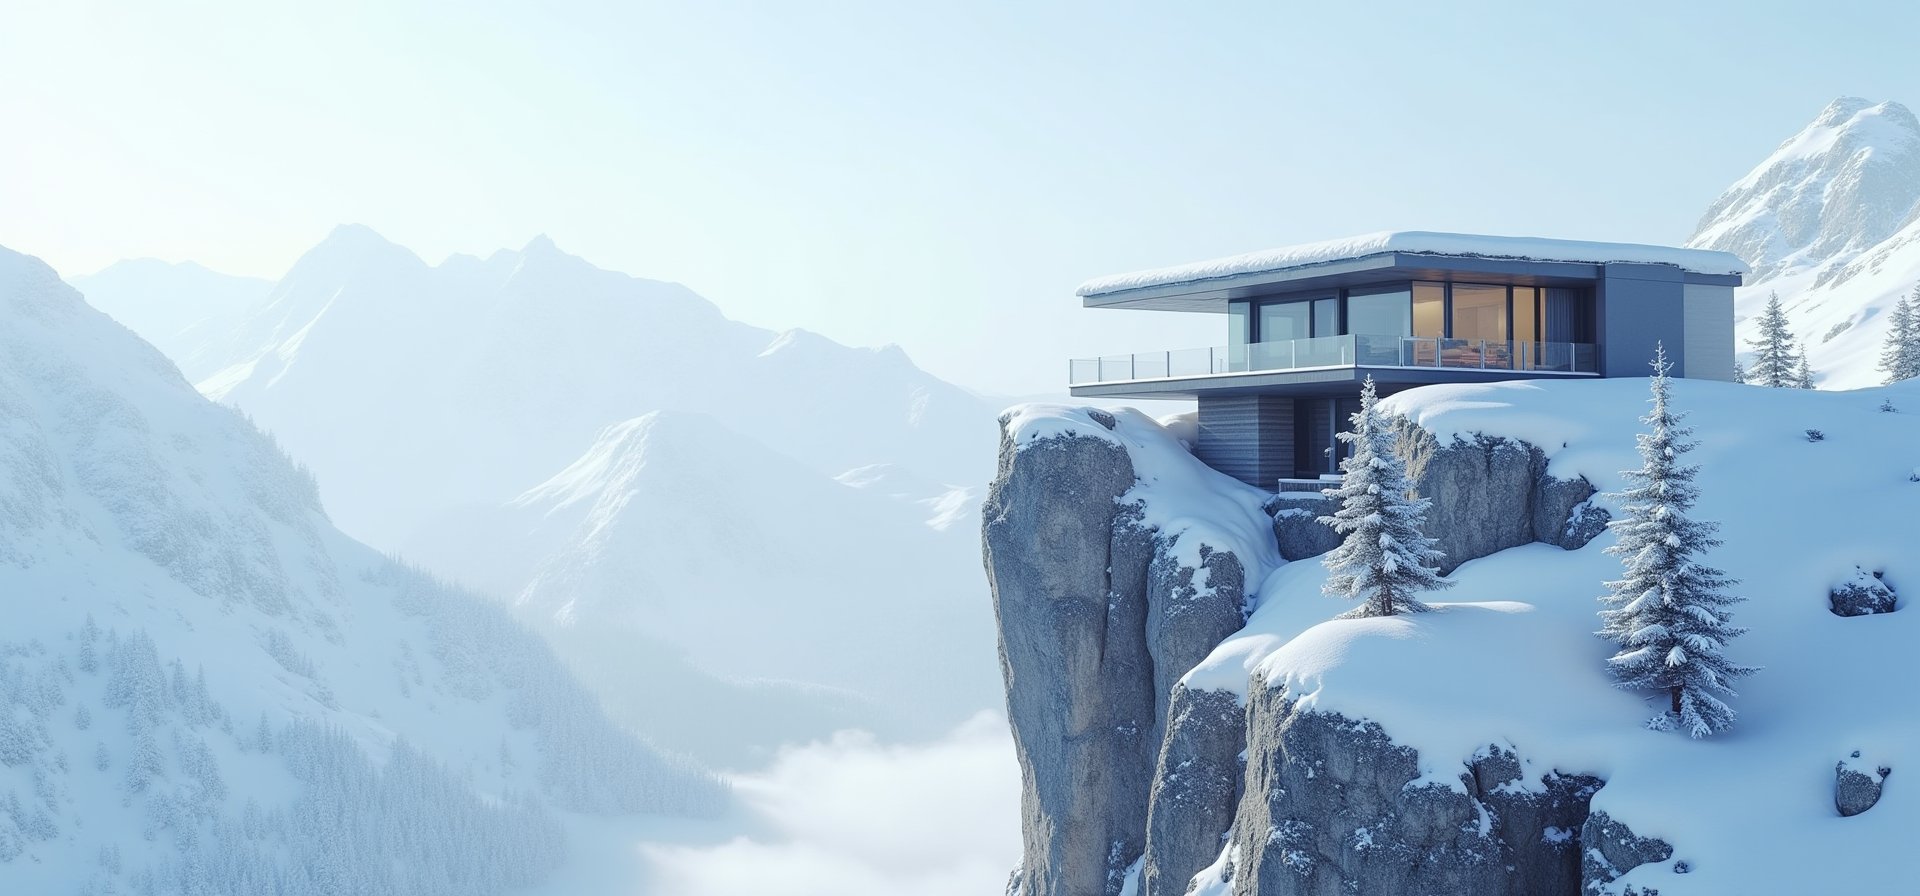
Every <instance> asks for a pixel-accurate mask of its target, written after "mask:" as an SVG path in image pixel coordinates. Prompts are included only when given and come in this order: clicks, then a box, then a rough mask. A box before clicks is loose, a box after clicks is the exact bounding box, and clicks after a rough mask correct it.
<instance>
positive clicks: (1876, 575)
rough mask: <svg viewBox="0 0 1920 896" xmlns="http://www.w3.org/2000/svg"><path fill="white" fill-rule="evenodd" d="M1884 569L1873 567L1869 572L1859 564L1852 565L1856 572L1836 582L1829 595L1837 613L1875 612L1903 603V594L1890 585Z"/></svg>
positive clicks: (1859, 613)
mask: <svg viewBox="0 0 1920 896" xmlns="http://www.w3.org/2000/svg"><path fill="white" fill-rule="evenodd" d="M1884 576H1885V573H1883V572H1881V571H1879V570H1874V571H1873V572H1868V571H1866V570H1864V569H1861V568H1860V567H1858V566H1856V567H1854V568H1853V575H1852V576H1850V577H1849V578H1848V579H1847V580H1846V581H1844V582H1841V583H1840V584H1839V585H1837V586H1835V587H1834V589H1833V591H1832V592H1831V593H1829V594H1828V595H1827V600H1828V601H1829V603H1830V605H1831V606H1832V608H1833V615H1835V616H1872V615H1874V614H1876V613H1891V612H1893V611H1894V610H1895V609H1897V608H1898V607H1899V605H1900V598H1899V596H1898V595H1896V594H1894V593H1893V588H1892V587H1890V586H1888V585H1887V582H1886V579H1885V578H1884Z"/></svg>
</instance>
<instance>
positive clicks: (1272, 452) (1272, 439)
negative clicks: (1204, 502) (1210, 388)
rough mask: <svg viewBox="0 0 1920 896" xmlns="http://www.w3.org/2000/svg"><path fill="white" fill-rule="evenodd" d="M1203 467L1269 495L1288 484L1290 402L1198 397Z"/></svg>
mask: <svg viewBox="0 0 1920 896" xmlns="http://www.w3.org/2000/svg"><path fill="white" fill-rule="evenodd" d="M1199 405H1200V443H1199V444H1198V445H1195V446H1194V449H1193V453H1194V456H1195V457H1198V458H1199V459H1200V460H1201V462H1202V463H1205V464H1206V465H1207V466H1209V467H1212V468H1214V469H1216V470H1219V471H1220V472H1222V473H1225V474H1227V475H1228V476H1232V477H1233V478H1235V479H1238V480H1240V481H1241V482H1244V483H1246V484H1248V485H1252V486H1257V487H1259V488H1264V489H1268V490H1272V489H1273V488H1274V487H1275V484H1274V482H1275V480H1278V479H1286V478H1292V476H1293V475H1294V468H1293V447H1294V440H1293V439H1294V433H1293V399H1291V398H1282V397H1280V396H1278V395H1217V396H1216V395H1201V396H1200V398H1199Z"/></svg>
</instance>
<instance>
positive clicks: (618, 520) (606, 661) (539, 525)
mask: <svg viewBox="0 0 1920 896" xmlns="http://www.w3.org/2000/svg"><path fill="white" fill-rule="evenodd" d="M863 470H864V471H865V472H866V473H868V474H872V473H874V472H875V471H873V469H872V468H863ZM896 472H897V471H896ZM854 478H855V479H856V481H859V482H864V483H865V484H867V485H869V486H875V487H878V483H876V482H873V481H869V480H865V479H861V478H860V477H858V476H856V477H854ZM888 481H891V482H893V483H894V484H895V485H896V486H898V487H899V488H900V489H902V491H900V492H899V493H897V494H896V493H889V492H886V491H876V490H874V489H872V488H868V489H863V488H859V487H856V486H855V485H850V484H847V483H845V482H841V481H837V480H836V479H833V478H830V477H827V476H823V475H821V474H819V473H816V472H814V471H812V470H810V469H808V468H806V467H805V466H803V465H801V464H800V463H798V462H797V461H794V460H792V459H790V458H788V457H786V456H785V455H782V454H781V453H779V452H777V451H774V450H772V449H771V448H769V447H767V446H766V445H764V444H761V443H760V442H758V441H757V440H755V439H753V438H751V437H749V436H747V435H745V434H742V433H740V432H737V431H734V430H730V429H728V428H727V427H725V426H723V425H722V424H720V423H719V422H718V421H716V420H714V419H713V418H711V417H708V416H706V415H703V414H693V413H681V412H664V411H661V412H654V413H651V414H647V415H645V416H642V417H638V418H635V419H633V420H629V421H625V422H622V423H618V424H615V425H613V426H609V427H607V428H606V429H605V430H604V431H603V432H602V433H601V434H600V436H599V437H598V438H597V439H596V440H595V441H594V443H593V444H592V445H591V446H590V447H589V448H588V450H587V451H586V452H585V453H584V454H582V455H581V456H580V457H579V458H577V459H576V460H574V462H573V463H571V464H569V465H568V466H567V467H565V468H564V469H562V470H560V471H558V472H557V473H555V474H554V475H553V476H552V477H551V478H548V479H546V480H545V481H543V482H541V483H539V484H537V485H535V486H534V487H533V488H530V489H528V490H527V491H526V492H524V493H523V494H521V495H519V496H518V497H516V498H515V499H514V500H512V501H511V502H509V503H508V504H507V505H505V506H503V507H500V508H496V509H494V510H491V511H482V510H475V511H471V512H467V513H462V514H460V515H459V518H457V519H455V518H449V519H447V520H444V521H442V522H441V523H440V524H439V525H436V526H433V527H431V532H432V534H431V536H430V537H426V538H423V539H421V540H418V541H416V542H415V543H413V544H412V545H410V546H409V547H408V548H407V555H408V556H410V557H414V558H417V559H418V560H419V561H420V562H422V563H426V564H428V565H430V566H436V567H444V568H461V569H467V570H471V571H472V574H473V575H474V577H475V578H474V579H473V580H472V583H473V584H474V585H475V586H477V587H480V588H484V589H486V590H489V591H491V592H494V593H498V594H502V595H510V596H512V597H513V600H514V602H515V604H516V605H517V608H518V609H520V610H521V611H522V612H523V613H524V614H525V616H524V618H527V619H529V620H531V621H534V622H535V624H537V625H539V626H541V627H542V628H544V629H545V630H547V631H548V632H549V633H550V634H551V635H552V636H553V637H554V638H555V640H556V643H557V644H558V645H560V646H561V650H562V653H564V654H566V655H567V656H569V657H571V658H572V659H573V660H574V662H575V663H576V665H577V666H579V667H580V668H582V670H583V672H584V674H586V675H587V677H588V678H589V679H590V680H593V681H597V682H600V683H601V684H602V685H603V688H602V693H603V694H605V695H606V699H607V700H608V702H609V703H610V704H612V705H614V706H616V707H619V706H622V705H625V701H627V700H629V699H640V700H645V699H648V698H649V696H650V695H649V694H647V693H646V691H647V690H648V689H647V688H645V687H636V686H633V685H632V684H631V682H633V681H635V676H634V669H633V661H632V658H631V654H632V650H631V644H632V642H633V641H634V639H637V638H655V639H659V640H663V641H666V642H668V643H672V644H676V645H682V649H683V650H684V651H685V653H686V655H687V657H688V658H689V660H690V661H691V662H693V663H694V664H695V665H697V666H699V667H700V668H704V669H708V670H711V671H713V672H715V673H717V674H721V675H724V676H727V677H730V678H736V679H745V680H749V681H761V682H779V681H782V680H789V681H804V682H809V683H812V684H815V685H825V686H828V687H829V688H832V689H833V691H832V692H833V693H843V694H857V695H860V696H862V697H864V698H866V699H869V700H872V701H877V705H876V706H874V707H873V709H876V710H877V709H879V708H880V707H890V708H891V713H892V714H893V715H897V716H903V717H904V718H898V719H887V718H884V717H875V718H868V719H866V720H865V721H866V723H867V724H869V725H874V726H879V727H880V728H882V729H883V730H886V729H892V730H896V731H897V730H900V729H899V728H898V727H897V726H898V725H899V724H902V723H904V724H908V725H911V726H913V727H912V730H914V731H915V732H917V733H929V732H933V731H938V730H941V729H942V728H943V726H945V725H946V724H948V723H950V721H951V720H952V719H954V718H964V717H965V716H966V714H967V713H969V712H970V711H972V710H974V709H977V708H978V707H981V706H987V705H992V703H993V702H994V701H995V699H996V695H997V692H998V687H999V677H998V670H997V668H996V667H995V666H994V664H993V662H992V659H993V658H992V654H991V652H990V651H987V650H983V649H967V648H968V647H974V648H978V647H980V646H981V645H986V644H990V643H991V642H992V628H991V625H992V620H991V616H990V613H989V608H988V607H987V605H986V603H985V602H984V601H982V600H980V598H979V592H980V590H981V586H982V582H981V581H980V572H979V567H978V557H977V550H978V548H977V546H976V544H975V542H974V540H973V539H971V538H968V537H966V536H967V535H968V534H970V533H968V532H964V531H942V530H940V529H938V528H936V527H935V526H934V525H931V524H930V523H929V521H928V520H927V518H926V517H927V507H926V506H925V505H922V504H919V503H918V502H916V501H913V500H903V498H906V499H911V498H915V497H918V494H919V491H918V490H917V489H916V487H915V486H916V484H917V480H915V479H913V478H912V477H910V476H905V475H895V476H893V477H890V478H889V480H888ZM476 544H483V545H486V546H488V548H489V549H488V550H486V551H484V552H480V553H481V554H482V555H484V556H486V557H487V558H488V562H487V563H486V564H484V565H480V564H476V563H474V562H472V561H471V560H468V559H465V558H468V557H471V556H474V555H475V552H474V550H473V547H474V545H476ZM935 632H937V633H939V634H938V640H939V642H941V645H950V646H939V645H936V644H933V643H929V641H927V640H924V639H923V638H922V637H918V636H917V635H920V634H922V633H935ZM901 669H913V670H914V674H913V675H910V676H901V675H899V674H898V670H901ZM889 670H892V672H891V673H889ZM798 696H800V695H796V697H798ZM637 709H638V707H636V710H637ZM869 715H870V716H873V715H877V713H873V712H870V713H869ZM742 718H743V716H738V715H735V714H732V713H722V714H720V715H718V716H709V717H708V718H706V719H687V720H686V724H688V725H702V724H704V725H705V726H706V727H713V726H715V725H718V726H720V727H721V728H729V729H733V730H735V731H736V732H739V733H740V734H741V735H743V736H751V734H752V732H750V731H748V730H746V729H744V728H743V727H742V725H741V719H742ZM890 723H891V724H890ZM804 733H806V734H811V735H824V734H826V733H828V731H826V730H811V731H806V732H804ZM774 743H777V741H775V742H772V743H767V744H765V745H766V746H772V745H774Z"/></svg>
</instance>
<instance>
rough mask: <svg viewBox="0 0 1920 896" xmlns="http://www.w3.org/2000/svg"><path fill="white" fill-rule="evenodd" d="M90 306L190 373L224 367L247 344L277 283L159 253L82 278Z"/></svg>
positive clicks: (78, 284) (79, 285)
mask: <svg viewBox="0 0 1920 896" xmlns="http://www.w3.org/2000/svg"><path fill="white" fill-rule="evenodd" d="M71 282H72V283H73V286H74V288H75V289H78V290H80V292H81V293H82V294H84V295H85V296H86V297H87V304H89V305H92V306H93V307H95V308H98V309H100V310H101V311H105V312H106V313H107V315H108V316H110V317H112V318H113V319H114V320H117V321H119V322H120V323H122V324H124V325H125V326H126V327H127V329H129V330H132V331H133V332H135V333H137V334H139V335H140V338H142V339H145V340H147V341H148V342H150V343H153V345H154V346H155V347H156V348H158V349H160V351H162V352H164V353H165V354H166V356H167V357H169V358H172V359H173V361H174V363H175V364H178V365H179V366H180V371H181V372H182V373H184V374H186V376H187V379H189V380H196V379H199V378H201V377H204V376H207V375H208V374H211V373H213V372H215V371H217V370H219V369H220V368H222V367H225V366H226V365H227V364H228V363H229V362H230V361H231V360H232V357H233V355H234V354H235V353H237V352H239V351H240V350H241V348H240V346H239V345H238V344H236V341H235V337H236V335H237V331H238V327H239V324H240V322H241V321H243V320H246V319H247V318H249V317H251V316H252V315H253V313H254V312H255V311H256V310H257V309H258V307H259V305H260V303H261V302H262V301H264V300H265V299H266V297H267V292H268V291H269V290H271V289H272V288H273V282H272V281H269V280H260V279H256V278H253V277H235V276H233V275H231V274H222V273H219V272H216V271H210V270H207V269H206V268H204V267H201V266H200V265H197V264H194V263H193V262H190V261H187V262H180V263H177V264H175V263H170V262H165V261H160V260H158V259H153V258H136V259H129V260H127V261H121V262H115V263H114V264H112V265H109V266H107V267H106V268H104V269H102V270H100V271H99V272H97V273H93V274H88V275H87V276H85V277H75V278H73V279H72V281H71Z"/></svg>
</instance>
